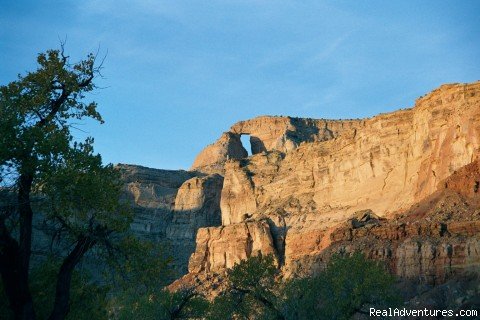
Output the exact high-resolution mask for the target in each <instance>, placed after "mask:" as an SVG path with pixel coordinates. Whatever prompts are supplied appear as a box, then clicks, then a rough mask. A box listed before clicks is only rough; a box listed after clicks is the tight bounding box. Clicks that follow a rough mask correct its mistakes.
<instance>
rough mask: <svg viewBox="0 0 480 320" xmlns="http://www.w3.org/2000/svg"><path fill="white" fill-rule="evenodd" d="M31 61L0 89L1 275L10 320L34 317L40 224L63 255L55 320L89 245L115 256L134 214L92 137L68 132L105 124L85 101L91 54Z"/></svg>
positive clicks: (65, 307)
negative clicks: (77, 124)
mask: <svg viewBox="0 0 480 320" xmlns="http://www.w3.org/2000/svg"><path fill="white" fill-rule="evenodd" d="M37 62H38V68H37V70H35V71H34V72H29V73H27V74H26V75H25V76H21V75H19V76H18V79H17V80H16V81H13V82H11V83H9V84H8V85H5V86H1V87H0V183H1V184H2V185H1V186H2V187H1V190H0V191H1V192H0V195H1V198H0V273H1V276H2V282H3V286H4V291H5V294H6V296H7V297H8V300H9V304H10V307H11V309H12V312H13V314H14V317H15V319H35V308H34V303H33V299H32V294H31V291H30V286H29V284H30V281H29V280H30V273H31V257H32V235H33V231H32V225H33V218H34V217H37V218H38V217H41V218H43V219H44V220H45V224H46V225H47V226H48V227H49V228H51V229H52V234H53V236H54V237H57V239H61V241H60V242H61V244H62V246H63V249H64V250H63V251H62V253H63V254H62V256H61V258H62V262H61V263H60V267H59V269H58V272H57V275H56V279H55V282H56V285H55V299H54V303H53V308H52V311H51V312H50V315H49V319H52V320H53V319H64V318H65V316H66V315H67V314H68V312H69V306H70V289H71V283H72V277H73V274H74V269H75V267H76V266H77V265H78V263H79V262H80V261H81V260H82V258H83V257H84V256H85V254H86V253H87V252H89V251H91V249H92V248H94V247H96V248H100V247H101V248H104V249H105V252H110V253H113V252H114V251H115V250H116V242H117V240H118V239H119V238H120V236H119V235H121V234H122V233H124V232H125V231H126V230H128V227H129V224H130V221H131V218H132V215H131V212H130V211H129V210H128V209H127V207H126V206H125V205H123V204H122V203H120V202H119V195H120V192H121V183H120V179H119V177H120V176H119V173H118V172H117V170H115V169H114V168H113V166H112V165H107V166H104V165H103V164H102V160H101V157H100V155H97V154H95V153H94V151H93V139H92V138H87V139H86V140H85V141H83V142H78V141H75V140H74V137H73V135H72V133H71V129H72V127H73V126H74V121H79V120H83V119H87V118H90V119H94V120H96V121H99V122H101V123H103V120H102V117H101V116H100V114H99V113H98V112H97V105H96V103H95V102H90V103H86V102H85V97H86V94H87V93H89V92H91V91H92V90H94V89H95V88H96V86H95V84H94V82H93V81H94V79H95V78H96V77H97V76H99V75H100V70H101V64H100V65H97V64H96V56H95V55H94V54H89V55H88V56H87V58H86V59H85V60H82V61H80V62H78V63H71V62H70V58H69V57H68V56H66V55H65V54H64V50H63V45H62V46H61V49H60V50H49V51H47V52H45V53H41V54H39V55H38V58H37ZM34 209H35V210H34Z"/></svg>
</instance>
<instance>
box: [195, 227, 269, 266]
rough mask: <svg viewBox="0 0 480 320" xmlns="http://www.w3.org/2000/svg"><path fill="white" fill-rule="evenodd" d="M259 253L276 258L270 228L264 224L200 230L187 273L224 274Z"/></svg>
mask: <svg viewBox="0 0 480 320" xmlns="http://www.w3.org/2000/svg"><path fill="white" fill-rule="evenodd" d="M260 253H261V254H273V255H274V256H276V250H275V247H274V242H273V239H272V236H271V233H270V226H269V224H268V223H267V222H266V221H251V222H243V223H237V224H234V225H229V226H226V227H216V228H215V227H212V228H201V229H199V231H198V234H197V249H196V251H195V253H194V254H193V255H192V257H191V258H190V263H189V266H188V269H189V272H191V273H201V272H202V273H210V272H219V271H224V270H225V269H227V268H231V267H233V266H234V264H235V263H237V262H239V261H241V260H245V259H247V258H249V257H251V256H256V255H258V254H260Z"/></svg>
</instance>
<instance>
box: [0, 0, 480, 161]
mask: <svg viewBox="0 0 480 320" xmlns="http://www.w3.org/2000/svg"><path fill="white" fill-rule="evenodd" d="M479 36H480V2H479V1H474V0H470V1H469V0H463V1H438V0H437V1H308V0H307V1H273V0H272V1H269V0H265V1H255V0H245V1H240V0H238V1H236V0H231V1H227V0H225V1H215V0H210V1H179V0H176V1H160V0H157V1H154V0H138V1H124V0H116V1H114V0H83V1H38V0H37V1H13V0H11V1H9V0H0V58H1V60H0V84H7V83H8V82H10V81H12V80H14V79H15V77H16V75H17V74H18V73H24V72H25V71H28V70H32V69H34V68H35V58H36V54H37V53H39V52H42V51H45V50H47V49H49V48H58V46H59V39H64V38H65V37H67V44H66V51H67V53H68V54H70V56H71V57H72V58H73V59H77V60H78V59H81V58H82V57H84V56H85V55H86V54H87V53H88V52H91V51H96V50H97V48H98V47H100V53H101V54H105V53H106V52H107V51H108V54H107V58H106V61H105V64H104V66H105V68H104V70H103V75H104V78H103V79H99V81H98V84H99V85H100V86H102V87H105V88H104V89H102V90H98V91H96V93H95V94H94V95H92V96H91V98H92V99H94V100H95V101H97V102H98V104H99V110H100V112H101V113H102V115H103V116H104V118H105V120H106V123H105V124H104V125H101V126H100V125H96V124H93V123H90V122H86V123H85V124H84V125H83V126H82V130H84V131H86V132H88V133H89V134H90V135H92V136H94V137H95V146H96V150H97V151H98V152H100V153H101V154H102V155H103V158H104V161H105V162H113V163H119V162H121V163H134V164H141V165H145V166H150V167H156V168H168V169H179V168H184V169H186V168H188V167H189V166H190V165H191V163H192V162H193V159H194V157H195V156H196V154H197V153H198V152H199V151H200V150H201V149H202V148H203V147H205V146H206V145H207V144H209V143H212V142H214V141H215V140H216V139H217V138H218V137H219V136H220V134H221V133H222V132H223V131H226V130H228V128H229V127H230V126H231V125H232V124H233V123H235V122H237V121H239V120H245V119H249V118H252V117H255V116H258V115H291V116H299V117H311V118H360V117H368V116H373V115H375V114H377V113H380V112H388V111H392V110H396V109H399V108H405V107H411V106H412V105H413V103H414V101H415V99H416V98H418V97H419V96H421V95H423V94H424V93H427V92H428V91H430V90H433V89H435V88H436V87H438V86H439V85H441V84H443V83H448V82H471V81H476V80H478V79H480V41H479V40H480V38H479ZM77 134H78V136H79V137H83V136H84V135H85V134H84V133H82V132H80V131H79V132H78V133H77Z"/></svg>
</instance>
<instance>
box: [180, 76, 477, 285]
mask: <svg viewBox="0 0 480 320" xmlns="http://www.w3.org/2000/svg"><path fill="white" fill-rule="evenodd" d="M479 97H480V84H479V83H473V84H467V85H464V84H453V85H444V86H442V87H440V88H439V89H437V90H434V91H433V92H431V93H429V94H428V95H426V96H424V97H421V98H419V99H418V100H417V101H416V103H415V106H414V107H413V108H411V109H406V110H400V111H397V112H393V113H389V114H382V115H379V116H376V117H373V118H370V119H363V120H350V121H331V120H312V119H295V118H288V117H259V118H256V119H253V120H249V121H243V122H239V123H238V124H235V125H234V126H232V128H231V129H230V131H229V135H230V136H232V135H233V136H235V135H236V136H237V138H238V139H237V138H236V141H239V136H240V135H242V134H248V135H250V137H251V144H252V153H253V156H251V157H249V158H243V159H239V157H238V156H236V155H232V156H229V154H228V152H227V151H226V149H223V150H224V151H222V152H223V153H222V154H225V157H223V158H222V160H221V161H220V162H215V163H213V162H208V161H207V160H208V159H209V158H207V157H204V158H203V160H202V161H196V163H195V165H194V168H195V169H196V170H202V168H207V170H206V171H207V172H209V170H210V169H211V168H212V165H215V166H216V167H217V169H218V168H219V165H221V166H222V168H221V169H222V170H221V171H219V172H220V173H222V174H223V175H224V183H223V188H222V191H221V200H220V206H221V214H222V227H218V228H217V229H215V228H209V229H208V232H207V231H205V230H202V229H200V231H199V232H198V234H197V250H196V252H195V254H194V255H193V256H192V258H191V259H190V266H189V270H190V271H191V272H195V273H198V272H204V273H209V272H220V271H221V270H224V269H225V268H227V267H229V266H231V265H233V264H234V263H235V262H237V261H238V260H239V259H242V258H244V257H245V254H243V253H244V252H245V253H246V256H248V252H251V251H250V250H249V249H248V248H251V247H252V246H254V247H259V248H260V247H261V248H263V249H262V251H265V252H274V253H275V254H276V256H277V257H278V261H279V262H280V264H281V265H282V268H283V270H284V271H285V273H287V274H293V273H298V272H303V269H305V270H307V271H314V270H315V268H319V267H320V265H321V263H320V262H319V260H318V259H320V260H321V258H318V259H317V258H314V257H317V256H321V255H322V253H323V252H324V251H325V252H327V251H328V250H331V249H332V248H333V247H334V242H335V241H336V242H341V241H350V242H352V241H353V240H352V239H354V238H355V237H353V236H352V237H351V239H349V240H348V239H347V238H341V237H340V239H336V238H333V239H332V237H338V232H337V233H336V234H332V233H333V230H335V228H337V227H338V226H339V225H341V224H342V223H344V222H345V221H348V220H349V219H350V218H351V217H352V216H353V215H354V214H355V213H356V212H359V211H362V210H367V209H368V210H371V211H372V212H373V213H374V214H376V215H378V216H379V217H391V216H392V215H393V214H394V213H398V212H402V211H404V212H407V210H408V209H409V208H410V207H411V206H412V205H414V204H416V203H420V202H421V201H423V200H425V199H426V198H427V197H429V196H431V195H432V194H434V193H435V192H436V191H437V188H438V187H439V186H440V187H441V185H442V184H444V183H446V182H445V181H447V180H446V179H447V178H448V177H450V176H451V175H452V174H454V173H455V171H456V170H459V169H460V168H462V167H463V166H465V165H468V164H469V163H472V162H473V161H474V160H475V159H476V158H477V157H478V156H479V154H480V98H479ZM222 139H223V138H221V139H220V140H222ZM239 147H240V146H239ZM209 148H220V149H221V148H223V147H222V143H218V142H217V143H215V144H214V145H212V146H211V147H209ZM204 152H205V151H204ZM202 153H203V152H202ZM202 153H201V155H202ZM199 159H201V157H198V158H197V160H199ZM217 160H218V159H215V160H214V161H217ZM447 184H448V182H447ZM477 219H478V217H477ZM246 224H248V225H255V224H257V225H268V226H269V227H268V228H266V227H263V228H262V230H263V232H269V233H270V235H264V236H258V235H257V236H255V237H249V236H247V235H246V234H247V233H248V232H246V231H245V226H246ZM460 225H461V223H460V224H457V223H454V224H451V225H448V224H447V226H446V228H447V229H448V230H449V231H448V232H449V234H450V235H452V237H453V236H454V235H456V233H455V231H453V230H457V229H458V228H460V227H459V226H460ZM383 228H387V227H383ZM389 228H390V227H389ZM424 228H426V229H428V230H430V229H432V230H437V229H436V228H439V227H438V225H428V226H425V227H424ZM442 228H445V227H442ZM472 228H475V227H472ZM362 230H363V229H362ZM380 230H384V229H380ZM472 230H474V231H471V232H470V233H469V234H468V235H463V237H466V238H465V240H464V241H463V240H461V239H462V238H461V237H460V236H462V235H461V234H460V235H459V237H460V238H458V239H457V238H455V240H454V241H453V242H452V243H450V242H448V241H447V242H444V241H443V240H442V241H440V242H439V241H438V239H437V238H438V237H440V236H439V234H438V232H437V233H435V232H434V231H431V232H430V231H429V232H430V233H427V234H422V233H421V232H420V231H412V230H410V231H405V232H404V236H403V238H402V239H403V240H405V241H403V240H402V242H398V243H396V244H395V249H393V248H390V249H388V246H385V248H384V249H382V250H383V251H382V252H380V253H376V255H377V256H379V257H381V258H383V259H385V260H388V259H390V260H391V261H395V270H394V271H395V272H397V273H398V274H399V275H402V276H408V277H410V276H418V275H420V274H424V275H425V276H428V275H430V274H433V275H434V276H432V277H431V278H432V279H431V280H432V281H441V280H442V279H444V278H445V275H444V274H441V272H440V271H438V270H443V268H444V266H445V265H447V264H449V263H450V264H451V263H453V264H455V262H451V261H457V260H458V259H460V258H458V259H457V258H455V256H452V254H458V255H459V256H462V255H463V256H465V257H467V256H468V254H466V253H465V252H470V253H471V252H473V256H472V257H468V258H465V259H467V260H468V259H473V260H472V261H477V260H476V259H477V258H478V256H476V254H475V252H477V251H475V250H477V249H478V241H477V240H476V238H475V239H472V237H473V236H474V235H475V234H476V231H475V230H476V229H472ZM376 232H382V231H376ZM385 232H387V231H385ZM419 232H420V233H419ZM387 233H388V232H387ZM237 235H238V236H237ZM416 236H425V237H427V238H428V239H427V238H425V239H424V240H422V241H420V242H415V240H413V239H414V238H415V237H416ZM270 237H271V239H272V240H271V241H265V240H264V239H269V238H270ZM375 237H376V238H375ZM375 237H374V238H375V239H377V238H378V236H375ZM391 237H393V238H398V237H399V235H397V234H395V235H392V236H391ZM357 238H358V237H357ZM355 239H356V238H355ZM362 239H363V238H362ZM365 239H366V238H365ZM340 240H341V241H340ZM377 240H378V241H377V242H376V244H375V245H373V242H372V241H373V240H371V239H370V238H369V240H365V241H367V242H368V241H370V242H368V243H370V244H369V245H367V246H371V247H372V248H377V249H378V248H379V246H382V245H384V244H385V241H393V240H392V239H390V238H388V237H387V238H379V239H377ZM397 240H398V239H397ZM362 241H363V240H362ZM449 241H450V240H449ZM360 242H361V241H360V240H359V241H353V243H355V245H356V244H357V243H360ZM232 243H234V244H235V245H234V247H232V246H231V245H230V244H232ZM222 244H223V248H221V246H222ZM454 244H461V247H462V248H463V249H458V248H457V250H453V249H451V248H453V247H452V246H454ZM338 246H339V245H338V244H337V247H338ZM327 249H328V250H327ZM350 249H351V250H353V246H352V245H349V246H346V245H344V248H343V250H350ZM377 249H375V250H377ZM326 250H327V251H326ZM452 250H453V251H452ZM462 250H463V251H462ZM211 252H215V255H216V256H217V257H223V258H222V259H215V261H214V262H209V263H206V261H210V260H211V259H212V258H211V257H210V256H209V254H210V253H211ZM222 253H223V254H222ZM240 253H241V254H240ZM368 254H369V256H374V254H372V253H368ZM449 255H450V256H449ZM437 256H438V257H439V258H438V259H437V260H435V261H436V262H431V259H433V258H432V257H437ZM209 259H210V260H209ZM316 259H317V260H316ZM452 259H453V260H452ZM455 259H457V260H455ZM462 259H463V258H462ZM390 260H389V261H390ZM460 260H461V259H460ZM460 260H458V261H460ZM467 260H462V261H463V262H465V263H467ZM219 261H220V262H219ZM463 262H462V263H463ZM429 263H430V264H432V266H427V265H428V264H429ZM462 263H460V265H461V264H462ZM418 266H420V267H418ZM431 268H434V269H435V268H436V269H435V270H437V269H438V270H437V271H429V272H426V270H427V269H428V270H431ZM447 273H448V272H447Z"/></svg>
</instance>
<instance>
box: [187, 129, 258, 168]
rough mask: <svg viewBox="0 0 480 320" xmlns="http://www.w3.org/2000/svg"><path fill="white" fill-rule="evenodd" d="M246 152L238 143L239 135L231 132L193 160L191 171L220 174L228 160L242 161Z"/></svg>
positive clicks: (223, 135)
mask: <svg viewBox="0 0 480 320" xmlns="http://www.w3.org/2000/svg"><path fill="white" fill-rule="evenodd" d="M247 156H248V153H247V150H245V148H244V147H243V145H242V141H240V135H239V134H236V133H232V132H225V133H224V134H222V136H221V137H220V139H218V140H217V141H216V142H215V143H214V144H211V145H209V146H207V147H206V148H205V149H203V150H202V152H200V154H199V155H198V156H197V157H196V158H195V161H194V162H193V165H192V168H191V170H199V171H203V172H211V173H214V172H222V168H223V164H224V163H225V161H227V160H229V159H243V158H246V157H247Z"/></svg>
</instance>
